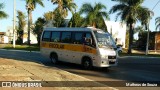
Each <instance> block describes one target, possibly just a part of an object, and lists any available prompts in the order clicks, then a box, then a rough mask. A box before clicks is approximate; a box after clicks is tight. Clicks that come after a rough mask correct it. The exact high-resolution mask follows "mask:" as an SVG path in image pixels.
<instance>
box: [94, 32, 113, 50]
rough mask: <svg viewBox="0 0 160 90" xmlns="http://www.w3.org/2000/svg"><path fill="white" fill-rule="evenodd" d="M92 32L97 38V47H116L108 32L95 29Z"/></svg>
mask: <svg viewBox="0 0 160 90" xmlns="http://www.w3.org/2000/svg"><path fill="white" fill-rule="evenodd" d="M94 33H95V36H96V39H97V43H98V47H104V46H105V47H110V48H115V47H116V44H115V41H114V39H113V38H112V36H111V35H110V34H109V33H106V32H101V31H100V32H99V31H96V32H94Z"/></svg>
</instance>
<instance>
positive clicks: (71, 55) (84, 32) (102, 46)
mask: <svg viewBox="0 0 160 90" xmlns="http://www.w3.org/2000/svg"><path fill="white" fill-rule="evenodd" d="M40 47H41V53H42V55H44V56H47V57H48V58H50V59H51V61H52V62H53V63H54V64H56V63H57V62H58V61H64V62H70V63H75V64H81V65H82V66H83V67H84V68H85V69H90V68H91V67H93V66H94V67H110V66H116V65H117V63H118V61H117V53H116V50H115V49H116V45H115V42H114V40H113V38H112V36H111V35H110V34H109V33H107V32H104V31H103V30H101V29H97V28H91V27H88V28H66V27H65V28H44V30H43V33H42V36H41V45H40Z"/></svg>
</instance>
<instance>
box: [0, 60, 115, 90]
mask: <svg viewBox="0 0 160 90" xmlns="http://www.w3.org/2000/svg"><path fill="white" fill-rule="evenodd" d="M0 62H1V63H0V81H44V82H46V83H47V82H48V81H68V82H70V81H82V83H80V84H81V85H83V84H84V85H85V86H86V85H87V84H88V86H86V87H74V83H72V84H73V87H58V86H57V87H41V88H40V87H37V88H23V90H30V89H34V90H37V89H38V90H39V89H41V90H115V89H114V88H112V87H106V86H105V85H102V84H100V83H97V82H94V81H92V80H89V79H86V78H84V77H81V76H78V75H75V74H72V73H69V72H66V71H63V70H60V69H58V68H56V67H48V66H44V65H41V64H38V63H34V62H27V61H17V60H13V59H5V58H0ZM85 81H90V82H92V83H91V84H92V85H91V84H89V83H85ZM44 82H43V83H44ZM94 85H95V86H97V85H99V86H101V87H90V86H94ZM70 86H72V85H70ZM0 89H1V90H12V89H14V90H17V89H22V88H0Z"/></svg>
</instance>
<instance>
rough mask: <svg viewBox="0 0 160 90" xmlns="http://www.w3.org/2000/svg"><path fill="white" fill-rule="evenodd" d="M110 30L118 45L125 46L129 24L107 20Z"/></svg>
mask: <svg viewBox="0 0 160 90" xmlns="http://www.w3.org/2000/svg"><path fill="white" fill-rule="evenodd" d="M105 24H106V26H107V30H108V32H109V33H110V34H111V35H112V37H113V38H114V39H115V41H116V44H117V45H122V47H123V48H125V43H126V42H125V41H126V30H127V26H126V24H125V23H121V22H114V21H105Z"/></svg>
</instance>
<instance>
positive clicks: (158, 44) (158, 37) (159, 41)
mask: <svg viewBox="0 0 160 90" xmlns="http://www.w3.org/2000/svg"><path fill="white" fill-rule="evenodd" d="M154 49H155V50H160V32H156V33H155V48H154Z"/></svg>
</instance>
